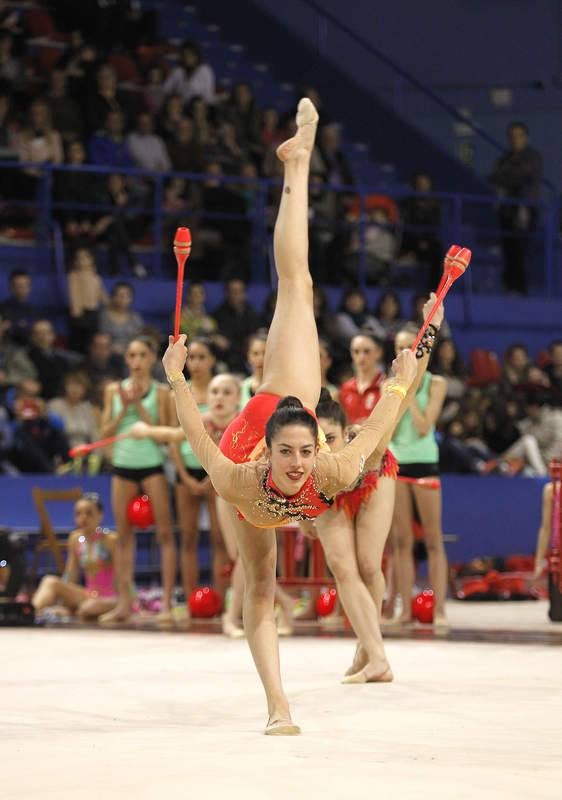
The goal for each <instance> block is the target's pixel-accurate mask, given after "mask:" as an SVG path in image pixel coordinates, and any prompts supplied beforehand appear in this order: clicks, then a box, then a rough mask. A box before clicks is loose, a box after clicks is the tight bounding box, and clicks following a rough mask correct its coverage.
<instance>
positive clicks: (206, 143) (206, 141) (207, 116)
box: [188, 97, 217, 148]
mask: <svg viewBox="0 0 562 800" xmlns="http://www.w3.org/2000/svg"><path fill="white" fill-rule="evenodd" d="M188 113H189V116H190V117H191V119H192V120H193V124H194V126H195V137H196V139H197V141H198V142H199V144H200V145H201V147H203V148H206V147H212V146H213V145H214V144H215V143H216V141H217V128H216V125H215V123H214V119H213V114H212V111H211V108H210V107H209V106H208V105H207V103H205V101H204V100H203V99H202V98H201V97H194V98H193V100H192V101H191V103H190V104H189V107H188Z"/></svg>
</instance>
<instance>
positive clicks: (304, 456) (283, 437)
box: [269, 425, 317, 496]
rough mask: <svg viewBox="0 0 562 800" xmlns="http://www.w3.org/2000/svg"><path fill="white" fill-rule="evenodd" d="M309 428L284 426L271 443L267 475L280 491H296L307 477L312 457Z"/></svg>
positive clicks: (311, 465) (313, 447)
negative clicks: (269, 469)
mask: <svg viewBox="0 0 562 800" xmlns="http://www.w3.org/2000/svg"><path fill="white" fill-rule="evenodd" d="M316 449H317V448H316V442H315V441H314V437H313V435H312V431H311V430H310V428H307V427H305V426H304V425H285V426H284V427H283V428H280V429H279V430H278V431H277V433H276V434H275V438H274V439H273V441H272V442H271V450H270V453H269V455H270V459H271V477H272V479H273V482H274V483H275V485H276V486H277V488H278V489H280V490H281V491H282V492H283V494H286V495H289V496H290V495H293V494H296V493H297V492H298V491H299V489H300V488H301V487H302V485H303V484H304V482H305V481H306V479H307V478H308V477H309V475H310V473H311V472H312V468H313V466H314V459H315V456H316Z"/></svg>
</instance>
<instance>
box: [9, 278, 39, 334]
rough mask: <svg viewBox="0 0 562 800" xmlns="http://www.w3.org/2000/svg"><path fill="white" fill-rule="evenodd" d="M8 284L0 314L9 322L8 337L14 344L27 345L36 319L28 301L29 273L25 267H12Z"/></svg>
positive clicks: (32, 307) (34, 310) (29, 291)
mask: <svg viewBox="0 0 562 800" xmlns="http://www.w3.org/2000/svg"><path fill="white" fill-rule="evenodd" d="M8 285H9V290H10V296H9V297H7V298H6V299H5V300H4V301H3V302H2V303H0V316H2V319H4V320H5V321H7V322H9V323H10V324H9V328H8V336H9V338H10V339H11V340H12V341H13V342H15V343H16V344H20V345H27V344H29V333H30V330H31V325H32V324H33V322H34V321H35V320H36V319H37V310H36V308H35V306H33V305H32V304H31V303H30V302H29V297H30V295H31V288H32V285H31V275H30V274H29V272H27V270H25V269H14V270H12V271H11V273H10V278H9V284H8Z"/></svg>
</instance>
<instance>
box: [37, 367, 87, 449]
mask: <svg viewBox="0 0 562 800" xmlns="http://www.w3.org/2000/svg"><path fill="white" fill-rule="evenodd" d="M90 390H91V386H90V381H89V380H88V378H87V376H86V374H85V373H84V372H81V371H78V372H67V373H66V375H65V376H64V394H63V395H62V396H61V397H54V398H53V399H52V400H50V401H49V402H48V403H47V411H48V412H49V414H51V415H54V416H56V417H58V418H59V419H60V420H61V422H62V424H63V427H64V432H65V434H66V437H67V439H68V441H69V443H70V446H71V447H76V446H77V445H79V444H88V443H89V442H95V441H96V440H97V439H99V435H98V434H99V421H100V420H99V409H96V408H95V406H94V405H92V403H91V402H90V401H89V400H88V399H87V397H88V394H89V393H90Z"/></svg>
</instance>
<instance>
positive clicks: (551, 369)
mask: <svg viewBox="0 0 562 800" xmlns="http://www.w3.org/2000/svg"><path fill="white" fill-rule="evenodd" d="M548 354H549V357H550V361H549V363H548V364H547V366H546V367H545V369H544V373H545V375H546V377H547V378H548V381H549V384H550V388H549V395H550V402H551V405H553V406H562V340H560V339H557V340H556V341H554V342H551V343H550V345H549V346H548Z"/></svg>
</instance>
